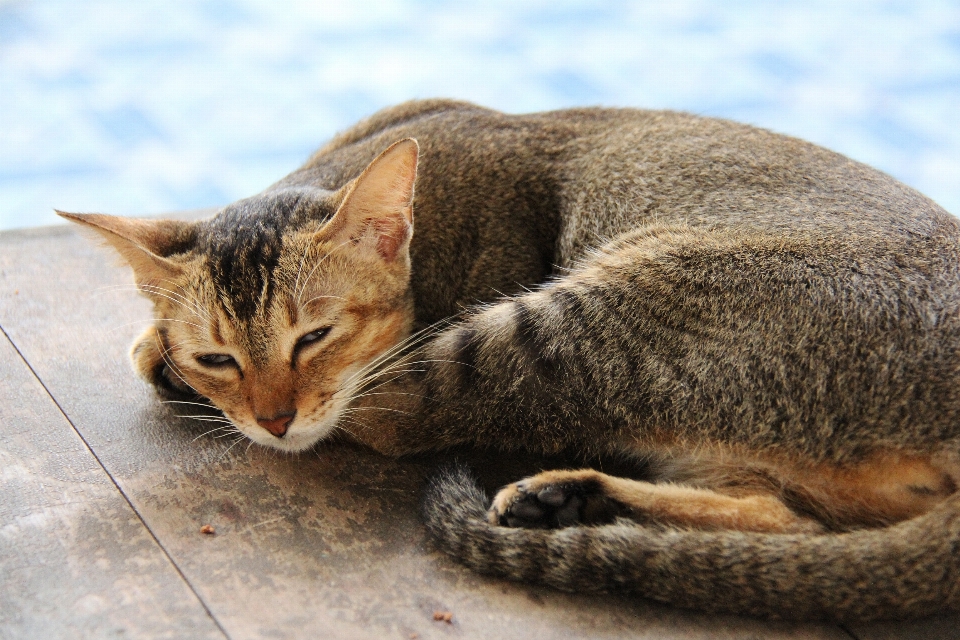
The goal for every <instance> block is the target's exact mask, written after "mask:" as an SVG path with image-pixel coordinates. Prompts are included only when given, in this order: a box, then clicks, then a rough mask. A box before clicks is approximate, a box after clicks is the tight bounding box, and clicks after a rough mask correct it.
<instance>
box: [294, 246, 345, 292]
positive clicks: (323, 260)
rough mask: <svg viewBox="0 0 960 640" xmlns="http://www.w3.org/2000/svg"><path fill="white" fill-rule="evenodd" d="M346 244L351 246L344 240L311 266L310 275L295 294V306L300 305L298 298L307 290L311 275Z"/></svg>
mask: <svg viewBox="0 0 960 640" xmlns="http://www.w3.org/2000/svg"><path fill="white" fill-rule="evenodd" d="M348 244H352V240H345V241H343V242H341V243H340V244H338V245H337V246H335V247H334V248H333V249H331V250H330V251H328V252H327V253H326V254H325V255H324V256H323V257H322V258H320V259H319V260H317V263H316V264H315V265H314V266H313V269H311V270H310V275H308V276H307V278H306V279H305V280H304V281H303V285H302V286H301V287H300V291H299V292H297V305H299V304H300V298H302V297H303V292H304V290H305V289H306V288H307V284H309V282H310V280H311V279H312V278H313V274H315V273H316V272H317V269H319V268H320V265H321V264H323V263H324V262H325V261H326V260H327V259H328V258H329V257H330V256H332V255H333V254H334V252H336V251H337V250H338V249H340V248H341V247H345V246H346V245H348Z"/></svg>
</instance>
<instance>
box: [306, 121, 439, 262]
mask: <svg viewBox="0 0 960 640" xmlns="http://www.w3.org/2000/svg"><path fill="white" fill-rule="evenodd" d="M419 153H420V147H419V145H418V144H417V141H416V140H414V139H413V138H407V139H405V140H400V141H399V142H396V143H394V144H393V145H391V146H390V148H389V149H387V150H386V151H384V152H383V153H381V154H380V155H379V156H378V157H377V159H376V160H374V161H373V162H371V163H370V164H369V165H368V166H367V168H366V169H364V171H363V173H361V174H360V176H359V177H358V178H357V179H356V180H354V181H353V183H352V184H349V185H347V187H346V189H347V193H346V195H345V196H344V198H343V200H342V202H341V204H340V208H339V209H337V213H336V214H335V215H334V216H333V218H331V219H330V222H328V223H327V224H326V226H325V227H324V228H323V230H322V231H321V234H322V235H323V236H324V238H325V239H328V240H330V241H333V242H336V243H338V244H340V243H347V242H349V243H352V244H354V245H355V246H356V247H357V249H358V251H360V252H365V253H367V254H369V255H371V256H374V255H375V256H378V257H379V258H380V259H381V260H384V261H386V262H394V261H396V260H397V259H401V260H403V261H404V262H406V261H407V260H409V255H410V254H409V250H410V238H411V237H413V184H414V181H415V180H416V178H417V159H418V157H419Z"/></svg>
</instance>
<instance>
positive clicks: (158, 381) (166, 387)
mask: <svg viewBox="0 0 960 640" xmlns="http://www.w3.org/2000/svg"><path fill="white" fill-rule="evenodd" d="M130 360H131V361H132V362H133V368H134V369H135V370H136V372H137V373H138V374H140V377H141V378H143V379H144V380H146V381H147V382H149V383H150V384H152V385H153V388H154V389H155V390H156V392H157V394H158V395H160V397H162V398H166V399H168V400H185V399H196V398H198V397H200V396H199V395H198V394H197V392H196V391H194V390H193V389H192V388H191V387H190V385H188V384H187V383H186V382H185V381H184V380H183V379H182V378H181V377H180V376H179V375H176V374H175V372H174V371H173V370H172V369H171V368H170V365H169V363H168V361H167V359H166V358H164V357H163V353H162V352H161V350H160V345H159V344H158V343H157V332H156V329H154V328H153V327H150V328H148V329H147V330H146V331H144V332H143V333H142V334H140V337H139V338H137V339H136V341H134V343H133V346H132V347H131V348H130Z"/></svg>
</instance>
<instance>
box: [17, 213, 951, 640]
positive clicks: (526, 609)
mask: <svg viewBox="0 0 960 640" xmlns="http://www.w3.org/2000/svg"><path fill="white" fill-rule="evenodd" d="M147 318H148V307H147V305H146V304H145V303H144V301H142V300H140V299H139V298H138V297H137V296H136V295H135V293H134V291H133V290H132V288H131V286H130V280H129V276H128V274H127V273H126V272H125V271H124V270H122V269H119V268H116V267H115V266H114V265H113V264H112V257H111V256H109V254H107V253H106V252H105V251H104V250H102V249H98V248H96V247H95V246H94V245H93V243H91V242H89V241H88V240H87V239H85V238H81V237H80V235H79V234H78V233H77V232H76V231H75V230H74V229H72V228H67V227H52V228H46V229H36V230H26V231H14V232H7V233H4V234H0V327H2V329H3V335H0V637H2V638H84V637H129V638H155V637H156V638H160V637H164V638H224V637H227V638H236V639H240V638H376V639H378V640H379V639H386V638H400V639H410V638H446V637H458V638H502V639H508V638H517V639H529V638H620V637H623V638H626V637H629V638H805V639H813V638H824V639H827V638H830V639H844V638H846V639H849V638H860V639H863V640H866V639H881V638H960V618H956V617H954V618H937V619H930V620H924V621H920V622H916V623H911V624H880V625H850V626H847V627H839V626H836V625H830V624H802V625H796V624H784V623H769V622H763V621H757V620H751V619H744V618H736V617H718V616H708V615H700V614H696V613H691V612H685V611H679V610H675V609H672V608H669V607H664V606H660V605H655V604H651V603H647V602H643V601H637V600H629V599H625V598H618V597H604V598H597V597H578V596H572V595H563V594H560V593H557V592H554V591H550V590H548V589H541V588H531V587H526V586H521V585H514V584H507V583H503V582H500V581H497V580H490V579H486V578H482V577H479V576H476V575H474V574H472V573H471V572H469V571H467V570H466V569H464V568H462V567H460V566H458V565H456V564H455V563H453V562H451V561H450V560H449V559H448V558H446V557H444V556H442V555H440V554H438V553H437V552H435V551H433V550H432V549H431V547H430V545H429V544H428V543H427V541H426V539H425V537H424V532H423V529H422V527H421V525H420V523H419V522H418V520H417V517H416V505H417V501H418V495H419V492H420V487H421V483H422V481H423V479H424V478H425V476H426V475H427V474H428V473H429V472H430V470H431V469H432V468H433V466H434V465H435V463H436V459H432V458H431V459H427V458H425V459H418V460H410V461H403V462H397V461H394V460H389V459H385V458H382V457H379V456H377V455H375V454H373V453H370V452H367V451H364V450H360V449H354V448H347V447H344V446H326V447H321V448H319V449H317V450H316V451H314V452H311V453H307V454H303V455H300V456H287V455H278V454H276V453H273V452H270V451H266V450H263V449H260V448H257V447H252V448H248V446H247V443H246V442H237V443H234V438H233V437H232V436H231V435H226V436H224V437H218V434H217V433H206V431H207V430H208V429H209V428H210V427H211V426H216V425H211V424H208V423H204V422H201V421H196V420H193V419H190V418H186V417H181V416H187V415H198V414H202V412H203V410H202V408H200V407H191V406H189V405H164V404H161V403H159V402H158V400H157V399H156V397H154V395H153V394H152V393H151V391H150V390H149V389H147V388H146V387H145V386H144V385H143V384H142V383H141V382H140V381H139V380H137V379H136V378H135V377H134V375H133V373H132V371H131V369H130V366H129V364H128V361H127V356H126V350H127V346H128V345H129V343H130V341H131V339H132V338H133V336H134V335H135V334H137V333H138V332H139V331H140V329H141V328H142V326H144V325H145V323H146V319H147ZM479 460H480V464H481V465H482V464H483V460H485V459H484V458H482V457H481V458H479ZM486 461H487V462H490V463H491V466H493V467H495V466H496V464H493V463H495V462H496V461H495V460H494V461H491V460H490V457H489V456H488V457H487V458H486ZM207 524H209V525H211V526H213V527H214V528H215V530H216V533H215V534H214V535H204V534H203V533H201V532H200V528H201V527H202V526H203V525H207ZM718 597H723V596H722V594H719V595H718ZM438 611H439V612H446V611H449V612H451V613H452V614H453V617H452V619H451V621H450V622H445V621H443V620H440V621H435V620H434V612H438Z"/></svg>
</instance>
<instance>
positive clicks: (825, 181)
mask: <svg viewBox="0 0 960 640" xmlns="http://www.w3.org/2000/svg"><path fill="white" fill-rule="evenodd" d="M406 137H413V138H416V139H417V140H418V142H419V144H420V149H421V159H420V170H419V173H418V178H417V187H416V198H415V205H414V209H415V212H416V214H415V215H416V231H415V234H414V241H413V246H412V254H413V258H414V270H415V278H416V282H417V284H415V287H416V288H417V289H422V292H420V293H419V294H418V298H419V300H420V303H419V304H418V307H419V308H420V309H421V310H423V311H424V318H425V319H430V320H435V319H438V318H440V317H443V316H444V315H449V313H453V312H455V311H456V309H457V305H458V304H463V303H473V302H477V301H483V300H489V299H491V298H492V297H496V295H498V293H497V292H503V293H511V292H516V291H517V290H518V287H519V286H520V285H530V284H534V283H537V282H542V281H543V280H544V279H545V278H546V277H548V276H550V275H551V274H555V273H556V267H557V266H559V267H568V266H570V265H571V264H573V263H575V262H576V261H577V260H579V259H580V258H582V257H583V256H584V255H585V252H587V251H588V250H589V249H591V248H594V247H597V246H598V245H599V244H601V243H602V242H604V241H605V240H606V239H610V238H613V237H616V236H618V235H620V234H622V233H626V232H629V231H633V230H635V229H637V228H641V227H644V226H646V225H649V224H657V225H677V226H692V227H698V228H715V229H727V230H730V229H740V230H749V231H751V232H754V233H763V234H771V235H774V236H782V237H793V238H805V239H807V240H813V241H817V242H819V241H822V242H828V243H835V242H834V241H837V240H840V241H842V243H843V244H844V246H848V247H853V248H854V249H853V250H856V249H855V248H856V247H858V246H862V247H863V253H864V256H865V258H867V259H868V258H869V255H870V254H875V253H877V252H878V251H879V252H884V253H888V254H889V253H891V252H896V253H900V254H903V255H905V256H910V257H911V259H913V260H920V261H921V262H925V264H926V266H925V267H923V268H924V269H925V270H926V269H929V268H934V269H939V268H940V267H938V266H935V265H933V263H937V264H939V265H941V266H942V265H945V264H946V263H949V264H951V265H953V264H954V263H955V262H956V254H957V250H956V249H957V245H958V240H960V227H958V225H957V221H956V219H955V218H954V217H953V216H951V215H950V214H948V213H947V212H946V211H944V210H943V209H942V208H940V207H939V206H937V205H936V204H935V203H934V202H932V201H931V200H929V199H928V198H926V197H924V196H923V195H921V194H920V193H918V192H916V191H915V190H913V189H911V188H909V187H907V186H905V185H903V184H902V183H900V182H898V181H896V180H894V179H893V178H891V177H890V176H888V175H886V174H883V173H882V172H880V171H877V170H875V169H872V168H870V167H868V166H866V165H863V164H861V163H858V162H855V161H853V160H850V159H849V158H846V157H845V156H842V155H840V154H838V153H834V152H831V151H829V150H827V149H824V148H822V147H819V146H816V145H814V144H811V143H808V142H804V141H802V140H798V139H796V138H791V137H789V136H784V135H780V134H776V133H773V132H770V131H766V130H763V129H759V128H756V127H751V126H749V125H743V124H738V123H734V122H730V121H726V120H720V119H713V118H703V117H698V116H693V115H690V114H684V113H677V112H669V111H647V110H639V109H605V108H581V109H568V110H560V111H551V112H544V113H534V114H521V115H510V114H504V113H500V112H498V111H494V110H491V109H486V108H483V107H479V106H477V105H473V104H470V103H465V102H456V101H449V100H427V101H415V102H409V103H404V104H401V105H398V106H396V107H391V108H389V109H385V110H383V111H381V112H379V113H377V114H375V115H373V116H371V117H370V118H369V119H367V120H365V121H363V122H361V123H359V124H357V125H356V126H354V127H353V128H351V129H349V130H347V131H345V132H343V133H342V134H340V135H338V136H337V137H335V138H334V139H333V140H332V141H331V142H330V143H328V144H327V145H326V146H324V147H323V148H322V149H321V150H320V151H318V152H317V154H315V155H314V157H313V158H311V160H310V161H309V162H308V163H307V164H306V165H304V167H303V168H302V169H301V170H300V171H298V172H295V173H294V174H292V175H291V176H290V177H289V178H287V179H286V181H287V182H289V181H293V182H296V181H304V180H308V181H310V182H311V183H313V184H319V185H321V186H323V187H324V188H328V189H335V188H338V187H340V186H342V185H343V184H344V183H345V182H346V181H348V180H349V179H351V178H353V177H355V176H356V175H358V174H359V173H360V172H361V171H362V170H363V168H364V167H365V166H366V165H367V164H368V163H369V162H370V161H371V160H372V159H373V158H374V157H376V155H377V154H378V153H380V152H381V151H382V150H383V149H384V148H386V147H387V146H389V145H390V144H392V143H393V142H395V141H396V140H398V139H402V138H406ZM281 184H283V183H281ZM931 265H933V266H931ZM951 270H952V268H951Z"/></svg>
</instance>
